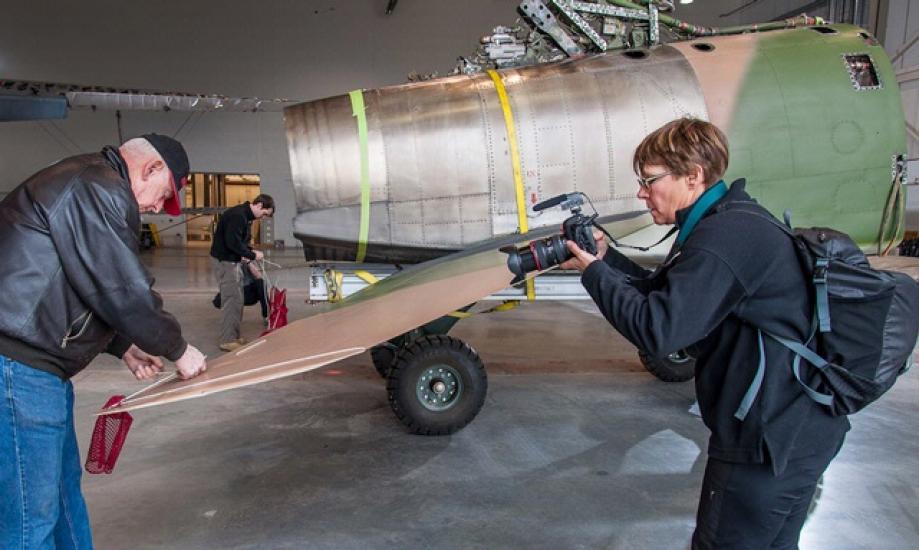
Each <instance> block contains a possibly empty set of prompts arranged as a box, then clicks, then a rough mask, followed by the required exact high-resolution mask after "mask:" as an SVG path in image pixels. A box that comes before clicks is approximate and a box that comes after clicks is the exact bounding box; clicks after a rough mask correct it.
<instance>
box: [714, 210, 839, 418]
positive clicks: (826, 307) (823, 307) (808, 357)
mask: <svg viewBox="0 0 919 550" xmlns="http://www.w3.org/2000/svg"><path fill="white" fill-rule="evenodd" d="M760 208H761V207H760V206H759V205H758V204H757V203H755V202H752V201H733V202H731V203H726V204H725V205H724V207H723V208H722V210H736V211H738V212H743V213H745V214H748V215H750V216H756V217H757V218H760V219H762V220H765V221H768V222H769V223H771V224H772V225H773V226H775V227H777V228H779V229H780V230H781V231H782V232H783V233H785V234H786V235H787V236H788V237H789V238H791V239H792V240H795V239H796V238H797V237H796V236H795V233H794V231H793V230H792V229H791V213H790V212H789V211H787V210H786V211H785V213H784V216H783V217H784V219H785V223H784V224H783V223H781V222H779V221H778V220H776V219H775V218H773V217H772V216H767V215H765V214H763V213H762V212H761V211H760ZM828 266H829V259H827V258H816V260H815V261H814V273H813V283H814V290H815V293H816V296H815V297H816V300H815V302H816V304H815V307H814V310H815V311H814V314H815V315H814V316H815V319H814V326H813V328H812V330H811V336H810V338H808V342H810V340H811V339H812V338H813V337H814V334H815V333H816V330H817V328H818V327H819V329H820V332H829V331H830V300H829V290H828V288H827V267H828ZM763 333H765V334H766V335H767V336H769V337H770V338H772V339H773V340H775V341H776V342H778V343H780V344H782V345H783V346H785V347H786V348H788V349H789V350H791V351H792V352H793V353H794V354H795V356H794V359H793V360H792V365H791V370H792V373H793V374H794V376H795V379H796V380H797V381H798V384H799V385H800V386H801V389H803V390H804V393H806V394H807V396H808V397H810V398H811V399H813V400H814V401H815V402H817V403H820V404H822V405H826V406H828V407H829V406H832V404H833V396H832V395H830V394H826V393H821V392H818V391H817V390H815V389H813V388H811V387H810V386H808V385H807V384H806V383H805V382H804V379H803V378H801V359H804V360H805V361H807V362H808V363H810V364H811V365H813V366H815V367H816V368H818V369H820V370H823V369H825V368H826V367H827V365H829V361H827V360H826V359H824V358H823V357H821V356H820V355H818V354H817V353H815V352H814V351H812V350H811V349H810V348H808V347H807V346H806V345H804V344H802V343H800V342H796V341H794V340H790V339H788V338H783V337H781V336H777V335H775V334H773V333H771V332H769V331H765V330H762V329H760V328H759V327H757V337H758V340H759V365H758V366H757V369H756V374H755V375H754V376H753V381H752V382H751V383H750V386H749V387H748V388H747V391H746V393H745V394H744V396H743V399H741V401H740V405H739V406H738V407H737V411H736V412H735V413H734V418H736V419H738V420H743V419H744V418H746V416H747V413H749V412H750V408H751V407H752V406H753V402H754V401H755V400H756V396H757V395H758V394H759V390H760V387H761V386H762V383H763V377H764V374H765V369H766V352H765V346H764V345H763Z"/></svg>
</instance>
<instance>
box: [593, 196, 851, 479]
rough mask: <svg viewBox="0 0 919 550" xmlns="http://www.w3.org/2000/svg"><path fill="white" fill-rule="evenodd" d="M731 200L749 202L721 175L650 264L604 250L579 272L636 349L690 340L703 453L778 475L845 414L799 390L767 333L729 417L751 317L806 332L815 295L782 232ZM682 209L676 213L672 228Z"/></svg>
mask: <svg viewBox="0 0 919 550" xmlns="http://www.w3.org/2000/svg"><path fill="white" fill-rule="evenodd" d="M733 201H753V199H752V198H750V196H749V195H748V194H747V193H746V192H745V191H744V180H738V181H736V182H734V183H733V184H732V185H731V188H730V190H729V191H728V194H727V195H726V196H725V197H723V198H722V199H721V200H720V201H718V203H716V204H715V205H714V207H713V208H712V209H710V210H709V212H708V214H707V215H706V216H705V217H703V218H702V219H701V220H700V221H699V223H698V225H697V226H696V227H695V229H694V230H693V231H692V233H691V234H690V236H689V238H688V239H687V240H686V242H685V243H684V244H683V246H682V247H680V248H676V247H675V248H674V250H672V251H671V253H670V254H669V255H668V258H667V260H666V261H665V262H664V264H663V266H662V267H661V268H659V269H658V270H657V271H655V272H654V273H651V272H648V271H647V270H644V269H643V268H641V267H639V266H638V265H636V264H635V263H633V262H631V261H630V260H628V259H627V258H625V256H623V255H622V254H620V253H618V252H616V251H615V250H613V249H610V250H609V251H608V252H607V254H606V256H605V257H604V261H601V262H593V263H592V264H590V265H589V266H588V267H587V269H586V270H585V271H584V274H583V276H582V282H583V284H584V286H585V288H586V289H587V291H588V292H589V293H590V295H591V297H593V299H594V301H595V302H596V303H597V305H598V307H599V308H600V311H601V312H603V315H604V316H605V317H606V319H607V320H609V322H610V323H611V324H612V325H613V326H614V327H615V328H616V330H618V331H619V332H620V333H622V335H623V336H625V337H626V338H627V339H628V340H629V341H630V342H632V343H633V344H635V346H637V347H638V348H640V349H642V350H644V351H645V352H647V353H649V354H651V355H655V356H665V355H667V354H669V353H673V352H674V351H678V350H680V349H684V348H690V350H691V352H692V355H694V356H695V357H696V370H695V375H696V376H695V383H696V395H697V398H698V400H699V408H700V409H701V411H702V419H703V420H704V421H705V424H706V426H708V428H709V429H710V430H711V432H712V436H711V439H710V440H709V448H708V454H709V456H711V457H713V458H716V459H720V460H724V461H728V462H737V463H747V464H762V463H765V462H766V461H767V460H770V461H771V463H772V466H773V471H774V472H775V473H776V474H778V473H781V472H782V471H784V469H785V465H786V464H787V462H788V459H789V457H791V456H804V455H806V454H808V452H809V448H808V447H809V446H812V445H817V444H818V442H820V441H828V440H831V439H832V440H834V441H838V440H839V439H838V438H839V437H841V436H842V434H843V433H844V432H845V431H846V430H848V428H849V422H848V420H847V419H846V418H845V417H833V416H831V415H830V414H829V412H828V410H827V409H825V408H824V407H822V406H821V405H818V404H817V403H815V402H813V401H812V400H811V399H810V398H809V397H807V395H806V394H805V393H804V392H803V391H802V390H801V388H800V387H799V386H798V382H797V381H796V380H795V378H794V375H793V374H792V371H791V361H792V354H791V352H790V351H788V350H787V349H786V348H785V347H783V346H782V345H781V344H779V343H777V342H775V341H772V340H771V339H769V338H764V345H765V351H766V370H765V375H764V380H763V384H762V387H761V388H760V391H759V394H758V395H757V397H756V400H755V401H754V403H753V406H752V408H751V409H750V411H749V413H748V414H747V417H746V419H745V420H743V421H740V420H737V419H736V418H735V417H734V413H735V411H736V410H737V407H738V405H740V402H741V400H742V398H743V396H744V394H745V393H746V391H747V388H748V387H749V386H750V383H751V381H752V380H753V376H754V374H755V373H756V370H757V366H758V364H759V344H758V336H757V328H756V326H758V327H761V328H763V329H765V330H768V331H770V332H773V333H775V334H779V335H783V336H787V337H790V338H793V339H796V340H799V341H804V340H806V339H807V335H808V331H809V329H810V326H811V325H810V323H811V319H812V316H813V303H812V300H811V298H810V293H809V290H808V289H809V286H810V285H811V283H810V281H808V280H806V278H805V275H804V272H803V270H802V269H801V267H800V264H799V261H798V258H797V256H796V254H795V251H794V248H793V246H792V243H791V241H790V240H789V239H788V237H787V236H786V235H785V234H784V233H783V232H782V231H781V230H780V229H779V228H777V227H774V226H772V224H771V223H769V221H767V220H762V219H759V218H758V217H756V216H751V215H749V214H746V213H744V212H739V211H737V210H733V211H732V210H731V209H730V208H729V203H731V202H733ZM689 210H690V208H686V209H683V210H680V211H678V212H677V225H678V226H679V225H681V224H682V223H683V222H685V220H686V217H687V215H688V214H689ZM762 213H763V214H764V215H767V216H769V215H770V214H769V213H768V211H766V209H762ZM754 325H756V326H754ZM811 382H813V380H811ZM833 438H836V439H833Z"/></svg>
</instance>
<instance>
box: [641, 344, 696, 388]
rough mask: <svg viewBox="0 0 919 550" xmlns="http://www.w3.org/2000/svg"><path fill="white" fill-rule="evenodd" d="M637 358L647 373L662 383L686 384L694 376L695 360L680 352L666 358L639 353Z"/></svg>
mask: <svg viewBox="0 0 919 550" xmlns="http://www.w3.org/2000/svg"><path fill="white" fill-rule="evenodd" d="M638 358H639V359H640V360H641V364H642V365H644V366H645V368H646V369H648V372H650V373H651V374H653V375H654V376H656V377H658V378H659V379H660V380H663V381H664V382H686V381H688V380H692V377H693V376H695V370H696V360H695V359H693V358H692V357H690V356H688V355H686V353H685V352H684V351H682V350H681V351H678V352H676V353H671V354H670V355H669V356H668V357H652V356H650V355H648V354H647V353H645V352H643V351H639V352H638Z"/></svg>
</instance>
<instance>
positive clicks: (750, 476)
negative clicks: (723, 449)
mask: <svg viewBox="0 0 919 550" xmlns="http://www.w3.org/2000/svg"><path fill="white" fill-rule="evenodd" d="M844 439H845V436H844V435H843V436H842V437H840V438H838V439H837V438H833V440H832V441H822V442H820V443H819V444H817V445H815V446H814V447H813V448H812V449H810V450H809V452H808V453H806V454H805V455H803V456H799V457H795V456H792V458H791V459H790V460H789V462H788V466H787V467H786V468H785V471H784V472H782V473H781V474H780V475H778V476H776V475H775V474H774V473H773V472H772V464H771V463H769V462H768V461H767V463H766V464H733V463H730V462H723V461H721V460H716V459H713V458H709V459H708V463H707V464H706V466H705V477H704V479H703V481H702V496H701V498H700V499H699V511H698V514H697V515H696V531H695V532H694V533H693V535H692V548H693V550H703V549H705V550H708V549H715V548H718V549H721V548H725V549H727V548H730V549H741V548H750V549H757V550H760V549H766V548H782V549H785V548H797V547H798V537H799V536H800V534H801V527H803V526H804V520H805V519H807V510H808V507H809V506H810V503H811V498H812V497H813V495H814V490H815V489H816V487H817V481H818V480H819V479H820V476H821V475H823V472H824V471H825V470H826V468H827V466H829V465H830V461H832V460H833V457H835V456H836V453H838V452H839V449H840V448H841V447H842V442H843V440H844Z"/></svg>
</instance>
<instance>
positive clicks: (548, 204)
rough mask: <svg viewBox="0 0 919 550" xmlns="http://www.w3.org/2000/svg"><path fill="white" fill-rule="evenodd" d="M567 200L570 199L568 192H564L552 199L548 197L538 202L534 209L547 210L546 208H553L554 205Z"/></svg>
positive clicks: (535, 210) (537, 210)
mask: <svg viewBox="0 0 919 550" xmlns="http://www.w3.org/2000/svg"><path fill="white" fill-rule="evenodd" d="M567 200H568V194H567V193H562V194H561V195H559V196H557V197H552V198H551V199H546V200H544V201H542V202H539V203H536V205H535V206H534V207H533V211H534V212H539V211H540V210H545V209H546V208H552V207H553V206H556V205H558V204H562V203H563V202H565V201H567Z"/></svg>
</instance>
